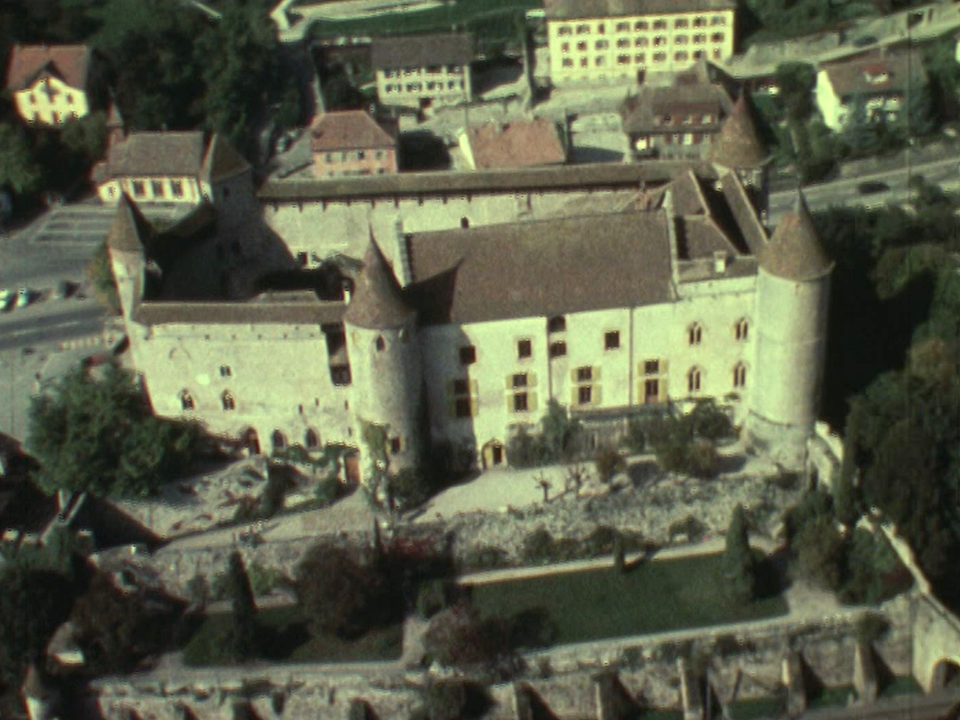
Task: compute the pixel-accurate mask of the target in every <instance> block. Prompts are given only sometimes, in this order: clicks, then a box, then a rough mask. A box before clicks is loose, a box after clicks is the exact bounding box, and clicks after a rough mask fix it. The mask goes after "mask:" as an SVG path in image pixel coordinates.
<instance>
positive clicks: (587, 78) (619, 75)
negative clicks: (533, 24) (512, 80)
mask: <svg viewBox="0 0 960 720" xmlns="http://www.w3.org/2000/svg"><path fill="white" fill-rule="evenodd" d="M735 9H736V4H735V3H734V2H731V1H730V0H624V1H621V0H589V1H588V2H578V1H577V0H546V2H545V13H546V22H547V42H548V46H549V54H550V79H551V81H552V82H553V83H554V84H555V85H563V84H568V83H572V82H598V81H609V80H623V79H625V78H638V77H642V76H643V73H645V72H665V71H677V70H685V69H687V68H689V67H690V66H691V65H693V64H694V63H696V62H697V61H698V60H701V59H706V60H711V61H716V62H722V61H724V60H726V59H727V58H729V57H731V56H732V55H733V51H734V41H735V37H734V35H735Z"/></svg>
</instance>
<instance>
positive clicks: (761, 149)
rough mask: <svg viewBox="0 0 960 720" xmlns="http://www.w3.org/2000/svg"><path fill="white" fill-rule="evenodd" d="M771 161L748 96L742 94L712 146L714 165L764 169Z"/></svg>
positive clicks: (711, 155)
mask: <svg viewBox="0 0 960 720" xmlns="http://www.w3.org/2000/svg"><path fill="white" fill-rule="evenodd" d="M769 157H770V153H769V152H768V151H767V148H766V147H765V146H764V144H763V141H762V140H761V139H760V133H759V132H758V131H757V124H756V121H755V120H754V118H753V111H752V110H751V109H750V105H749V103H748V100H747V93H746V92H741V93H740V97H738V98H737V101H736V102H735V103H734V104H733V109H732V110H731V111H730V115H729V116H728V117H727V120H726V122H724V123H723V126H722V127H721V128H720V132H719V133H718V134H717V136H716V137H715V138H714V140H713V143H712V144H711V146H710V161H711V162H713V163H716V164H717V165H722V166H724V167H728V168H752V167H758V166H760V165H762V164H763V163H765V162H766V161H767V160H768V159H769Z"/></svg>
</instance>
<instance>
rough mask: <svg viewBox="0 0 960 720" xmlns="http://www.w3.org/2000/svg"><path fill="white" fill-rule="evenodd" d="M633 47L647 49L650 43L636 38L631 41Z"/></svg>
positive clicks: (645, 39) (644, 39) (641, 38)
mask: <svg viewBox="0 0 960 720" xmlns="http://www.w3.org/2000/svg"><path fill="white" fill-rule="evenodd" d="M633 44H634V47H643V48H645V47H647V46H648V45H649V44H650V41H649V40H648V39H647V38H645V37H638V38H637V39H636V40H634V41H633Z"/></svg>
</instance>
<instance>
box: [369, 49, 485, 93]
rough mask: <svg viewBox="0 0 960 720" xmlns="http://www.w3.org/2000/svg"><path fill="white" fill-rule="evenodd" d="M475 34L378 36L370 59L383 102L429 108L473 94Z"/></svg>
mask: <svg viewBox="0 0 960 720" xmlns="http://www.w3.org/2000/svg"><path fill="white" fill-rule="evenodd" d="M472 61H473V37H472V36H471V35H467V34H458V33H448V34H439V35H403V36H398V37H383V38H374V39H373V43H372V44H371V47H370V62H371V65H372V66H373V70H374V77H375V80H376V84H377V98H378V99H379V100H380V102H381V103H382V104H383V105H389V106H397V107H405V108H412V109H419V110H427V109H429V108H431V107H433V106H437V105H449V104H456V103H461V102H469V101H470V100H471V99H472V98H473V78H472V74H471V71H470V63H471V62H472Z"/></svg>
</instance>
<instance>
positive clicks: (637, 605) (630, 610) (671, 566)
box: [469, 554, 787, 644]
mask: <svg viewBox="0 0 960 720" xmlns="http://www.w3.org/2000/svg"><path fill="white" fill-rule="evenodd" d="M722 584H723V565H722V561H721V555H719V554H716V555H701V556H695V557H687V558H680V559H677V560H661V561H650V562H645V563H642V564H641V565H639V566H637V567H633V568H630V569H628V571H627V572H625V573H618V572H615V571H614V570H613V569H610V568H603V569H599V570H588V571H583V572H563V573H556V574H552V575H546V576H541V577H536V578H530V579H525V580H512V581H506V582H498V583H488V584H484V585H477V586H473V587H471V588H469V592H470V595H471V599H472V602H473V604H474V606H475V607H476V608H477V609H478V611H479V613H480V615H481V616H482V617H502V618H509V617H513V616H516V615H517V614H519V613H522V612H528V613H530V612H536V613H540V614H542V615H543V616H544V617H545V618H546V621H547V622H548V623H549V624H550V625H551V626H552V628H553V630H554V632H553V633H552V634H553V639H554V642H555V643H556V644H564V643H575V642H584V641H587V640H595V639H600V638H608V637H618V636H623V635H640V634H645V633H653V632H663V631H667V630H682V629H686V628H696V627H706V626H710V625H717V624H720V623H730V622H744V621H749V620H757V619H761V618H770V617H777V616H780V615H784V614H786V612H787V604H786V601H785V600H784V599H783V597H782V596H780V595H778V594H777V595H772V596H767V597H761V598H760V599H758V600H756V601H754V602H750V603H737V602H735V601H733V600H731V599H730V598H728V597H727V596H726V595H724V594H723V593H719V592H717V591H716V589H717V588H718V587H721V586H722Z"/></svg>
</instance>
